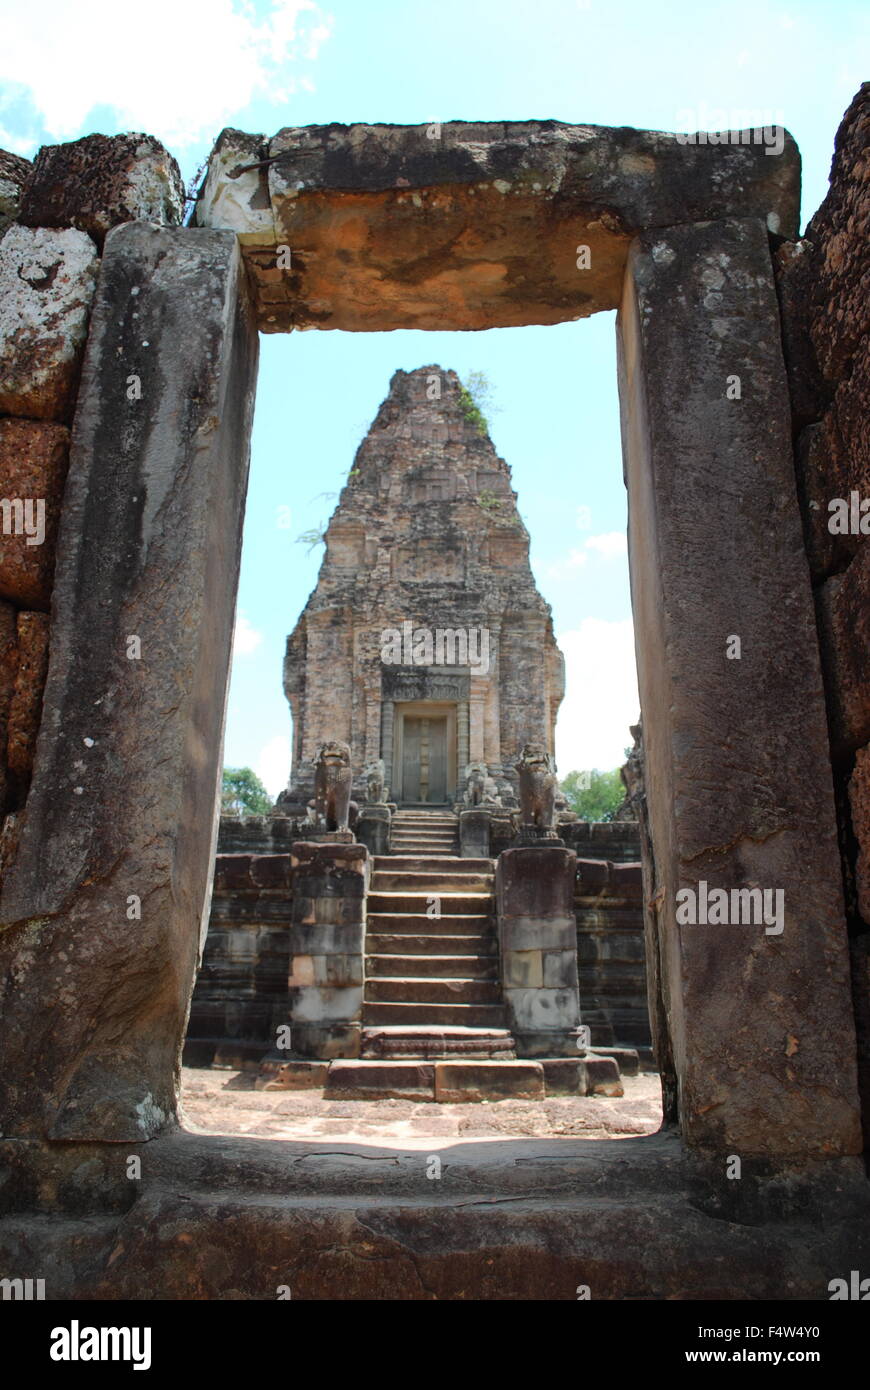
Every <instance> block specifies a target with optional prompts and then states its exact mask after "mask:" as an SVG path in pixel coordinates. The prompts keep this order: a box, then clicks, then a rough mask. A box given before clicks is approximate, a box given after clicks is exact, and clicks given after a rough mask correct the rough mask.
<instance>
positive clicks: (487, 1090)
mask: <svg viewBox="0 0 870 1390" xmlns="http://www.w3.org/2000/svg"><path fill="white" fill-rule="evenodd" d="M546 1093H547V1092H546V1084H545V1074H544V1067H543V1066H542V1065H541V1063H540V1062H532V1061H516V1060H513V1059H510V1060H508V1059H505V1060H500V1061H478V1062H475V1061H468V1060H462V1059H456V1060H445V1061H432V1062H426V1061H411V1060H404V1061H400V1060H389V1061H387V1060H370V1059H365V1058H364V1059H362V1060H356V1059H354V1060H352V1061H351V1060H344V1059H340V1060H336V1061H334V1062H331V1063H330V1067H329V1071H328V1072H327V1074H326V1086H325V1088H324V1096H325V1097H326V1098H328V1099H330V1100H416V1101H429V1102H438V1103H440V1104H451V1103H452V1104H463V1103H468V1102H475V1101H484V1100H489V1101H493V1100H506V1099H510V1098H512V1099H516V1100H543V1099H544V1097H545V1096H546Z"/></svg>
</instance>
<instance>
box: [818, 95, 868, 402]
mask: <svg viewBox="0 0 870 1390" xmlns="http://www.w3.org/2000/svg"><path fill="white" fill-rule="evenodd" d="M868 138H870V83H866V82H865V83H863V85H862V87H861V89H860V91H859V92H858V93H857V95H856V96H855V98H854V99H853V101H852V103H851V105H850V106H849V109H848V111H846V113H845V115H844V116H843V119H842V121H841V123H840V128H839V130H838V131H837V136H836V140H835V144H834V159H833V164H832V166H831V184H830V188H829V191H828V194H827V197H826V198H825V200H824V202H823V203H822V205H821V207H820V208H819V210H818V212H817V213H816V214H815V216H814V217H813V218H812V220H811V222H810V224H809V226H808V227H807V230H806V236H807V239H808V240H809V241H810V242H812V243H813V245H814V246H815V247H816V248H817V250H816V253H815V255H814V257H813V277H812V282H811V287H812V294H811V304H810V314H809V318H810V334H811V337H812V340H813V344H814V346H815V350H816V357H817V359H818V362H819V365H820V366H821V368H822V371H823V373H824V375H825V377H826V378H827V379H828V380H829V381H841V380H842V379H843V378H844V377H846V376H847V375H848V373H849V367H850V363H851V360H852V358H853V356H854V355H855V353H856V351H857V349H858V345H859V343H860V342H861V339H862V338H864V337H866V335H867V333H868V332H870V253H868V247H870V180H868V178H867V143H868Z"/></svg>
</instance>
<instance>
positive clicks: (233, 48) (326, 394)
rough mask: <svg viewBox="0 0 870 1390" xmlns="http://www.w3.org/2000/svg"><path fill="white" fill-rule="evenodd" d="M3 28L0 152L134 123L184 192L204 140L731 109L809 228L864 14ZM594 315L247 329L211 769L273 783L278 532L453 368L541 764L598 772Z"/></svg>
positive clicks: (311, 15)
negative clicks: (552, 634)
mask: <svg viewBox="0 0 870 1390" xmlns="http://www.w3.org/2000/svg"><path fill="white" fill-rule="evenodd" d="M0 32H2V34H3V42H2V45H0V146H3V147H5V148H7V149H12V150H15V151H17V152H18V153H21V154H24V155H26V156H31V155H33V154H34V153H35V151H36V149H37V148H38V147H39V145H40V144H43V143H54V142H57V141H60V140H73V139H76V138H78V137H79V136H81V135H84V134H88V133H90V132H91V131H102V132H103V133H105V134H113V133H115V132H117V131H124V130H142V131H147V132H149V133H151V134H153V135H156V136H157V137H158V138H160V139H162V140H163V141H164V142H165V143H166V144H167V145H168V146H169V148H170V149H171V150H172V152H173V153H174V154H175V155H176V157H177V158H178V160H179V162H180V164H181V166H182V171H183V173H184V176H185V179H187V178H189V177H190V176H191V175H192V174H193V173H194V171H195V170H196V169H197V167H198V166H199V165H200V164H201V162H202V161H203V160H204V159H205V157H206V156H207V154H208V150H209V149H210V147H211V144H212V142H213V140H214V138H215V137H216V136H217V134H218V132H219V131H220V129H221V128H222V127H223V126H225V125H230V126H236V127H238V128H240V129H243V130H249V131H257V132H262V133H265V134H272V133H273V132H274V131H276V130H278V129H280V128H281V127H282V126H285V125H307V124H318V123H327V122H330V121H344V122H350V121H392V122H396V123H408V124H416V123H420V122H424V121H426V122H428V121H434V120H441V121H448V120H503V119H514V120H529V119H544V118H554V119H557V120H563V121H571V122H578V123H584V124H597V125H628V126H636V127H640V128H649V129H658V130H677V129H694V128H697V127H698V126H700V127H708V128H713V129H715V128H718V127H719V126H720V125H730V124H733V123H735V122H733V121H732V120H731V118H730V114H729V113H734V112H747V111H751V112H755V113H757V118H756V119H757V122H758V123H763V122H764V121H765V120H766V121H767V123H774V122H776V123H783V124H785V125H786V126H787V127H788V129H789V130H790V131H791V133H792V134H793V135H794V137H795V138H796V140H797V142H798V145H799V146H800V149H801V153H802V156H803V161H804V196H803V217H804V221H806V220H807V219H808V218H809V216H811V215H812V212H813V211H814V210H815V208H816V207H817V206H818V204H819V202H820V201H821V199H822V198H823V196H824V193H825V190H826V187H827V175H828V170H829V167H830V159H831V152H832V147H833V138H834V133H835V131H836V128H837V125H838V123H839V121H840V118H841V116H842V114H843V111H844V110H845V108H846V106H847V105H848V103H849V101H850V99H851V97H852V95H853V94H854V92H855V91H856V90H857V88H858V86H859V84H860V82H861V80H862V78H864V77H866V76H867V57H868V51H870V7H868V6H867V5H866V3H865V2H864V0H861V2H860V3H852V2H851V0H815V2H814V3H808V0H803V3H790V2H789V0H785V3H781V4H780V3H765V2H764V0H751V2H750V3H746V0H733V3H729V4H718V5H717V4H705V5H703V6H702V5H699V4H691V3H683V2H682V0H673V3H659V4H650V3H649V0H623V3H621V4H619V5H614V4H612V3H608V2H607V0H537V3H535V4H529V3H523V0H461V3H460V0H438V3H433V4H425V3H414V2H413V0H410V2H409V0H366V3H363V2H362V0H336V3H332V4H323V5H317V4H314V3H305V0H301V2H300V0H283V2H281V0H278V2H277V3H275V2H274V0H257V3H253V4H249V3H242V0H149V4H148V6H147V7H145V8H138V7H137V8H133V7H125V6H118V5H117V4H116V3H115V0H77V3H76V4H70V3H69V0H42V3H40V4H39V5H38V6H31V7H29V8H27V9H25V8H23V7H22V6H21V3H20V0H0ZM687 112H695V113H699V115H700V116H701V119H699V120H697V121H694V122H692V121H689V120H688V119H687V118H686V113H687ZM717 112H722V113H725V116H724V119H723V118H721V117H718V116H716V115H715V114H714V113H717ZM705 115H706V116H708V117H709V120H708V119H704V116H705ZM739 123H740V124H745V123H746V122H745V121H743V122H739ZM613 320H614V316H613V315H612V314H599V315H597V316H596V317H595V318H593V319H588V320H585V321H583V322H581V323H574V324H563V325H561V326H559V327H551V328H523V329H496V330H492V331H490V332H485V333H466V334H461V333H416V332H413V333H412V332H402V333H391V334H347V333H335V332H325V333H317V332H309V333H304V334H291V335H280V336H273V337H264V338H263V339H262V344H261V346H262V359H261V371H260V383H259V392H258V401H257V414H256V421H255V429H254V442H253V456H252V472H251V486H250V491H249V496H248V510H247V519H246V526H245V548H244V553H243V561H242V580H241V587H240V593H239V620H238V625H237V643H236V657H235V660H234V665H233V677H232V684H231V691H230V707H229V711H228V718H227V734H226V746H225V761H226V762H227V763H230V764H236V765H237V764H248V765H251V766H253V767H254V768H256V770H257V771H258V772H259V774H260V775H261V777H263V778H264V780H265V781H266V783H267V785H268V786H269V788H270V790H271V791H272V792H273V793H274V792H277V791H278V790H279V789H280V787H281V786H282V785H284V783H285V782H286V779H287V774H288V771H289V735H290V718H289V712H288V709H287V706H286V702H285V700H284V696H283V693H282V689H281V663H282V659H283V650H284V641H285V638H286V635H287V633H288V632H289V631H290V630H291V628H292V627H293V625H294V623H295V621H296V618H297V616H298V614H299V612H300V610H301V608H302V607H303V605H304V603H305V600H306V598H307V597H308V594H309V593H310V591H311V589H312V588H313V587H314V584H315V582H316V578H317V570H318V567H319V564H320V556H321V550H320V548H318V549H317V550H315V551H313V552H311V554H308V553H307V552H306V547H305V546H304V545H301V544H298V543H297V542H296V539H295V538H296V537H297V536H298V535H299V533H300V532H302V531H304V530H306V529H308V528H310V527H312V526H315V525H317V524H319V523H320V522H322V521H324V520H325V519H326V518H327V517H328V515H329V513H330V511H331V510H332V507H333V506H334V500H333V499H331V498H330V497H329V496H328V495H324V494H335V493H337V492H338V490H339V488H340V487H341V485H342V482H343V479H344V477H345V476H346V474H347V471H348V469H349V468H350V466H351V462H352V459H353V454H354V451H355V449H356V447H357V445H358V443H359V440H360V438H361V436H362V434H363V432H364V431H365V429H366V428H367V427H368V425H369V423H370V422H371V420H372V418H373V417H374V415H375V412H376V410H377V407H378V405H379V403H380V401H381V400H382V399H383V397H384V395H385V394H386V391H387V387H388V383H389V379H390V376H391V375H392V373H393V372H394V371H395V370H396V368H397V367H403V368H406V369H410V368H413V367H417V366H421V365H423V364H426V363H430V362H436V363H439V364H440V365H441V366H443V367H452V368H454V369H455V370H456V371H458V372H459V374H460V376H462V375H463V374H464V373H466V372H467V371H468V370H470V369H473V368H476V369H479V370H482V371H484V372H486V374H487V375H488V377H489V378H490V381H491V382H492V385H493V388H494V394H495V403H496V405H497V407H498V410H497V412H496V413H495V414H494V415H493V417H492V435H493V440H494V442H495V445H496V448H497V449H498V451H499V453H500V454H501V455H502V456H503V457H504V458H506V459H507V461H508V463H509V464H510V465H511V468H512V470H513V478H514V487H515V489H516V490H517V492H518V494H519V506H520V511H521V513H522V515H523V517H524V519H525V521H526V524H527V526H528V528H529V531H530V533H531V537H532V549H531V553H532V562H533V567H534V570H535V574H536V576H537V579H538V583H539V586H540V588H541V590H542V592H543V594H544V596H545V597H546V598H547V599H548V600H549V602H550V603H551V604H552V606H553V616H554V622H555V627H556V633H557V637H558V638H559V641H560V645H561V646H562V648H563V650H564V651H565V654H566V659H567V665H568V696H567V698H566V701H565V704H564V705H563V709H562V715H561V717H560V724H559V730H558V738H557V757H558V762H559V769H560V772H561V773H562V774H565V773H567V772H568V771H569V770H570V769H571V768H572V767H592V766H597V767H612V766H614V765H615V764H616V763H617V762H619V761H621V754H622V749H623V747H624V746H625V744H626V743H627V742H628V741H629V738H628V728H627V726H628V724H629V723H630V722H632V721H633V720H634V719H635V718H636V716H637V695H636V688H635V685H634V670H633V649H632V635H631V613H630V603H629V594H628V575H627V562H626V557H625V552H624V540H623V537H624V529H625V494H624V489H623V485H622V471H621V461H620V442H619V415H618V403H617V395H616V373H615V347H614V322H613ZM288 508H289V519H288V512H287V509H288ZM582 508H585V509H588V511H587V512H586V513H583V512H582V511H580V509H582ZM288 520H289V524H288Z"/></svg>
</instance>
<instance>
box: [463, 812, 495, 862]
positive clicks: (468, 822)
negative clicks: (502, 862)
mask: <svg viewBox="0 0 870 1390" xmlns="http://www.w3.org/2000/svg"><path fill="white" fill-rule="evenodd" d="M489 822H490V813H489V811H482V810H480V809H475V810H472V811H460V813H459V853H460V856H461V857H462V858H463V859H488V858H489Z"/></svg>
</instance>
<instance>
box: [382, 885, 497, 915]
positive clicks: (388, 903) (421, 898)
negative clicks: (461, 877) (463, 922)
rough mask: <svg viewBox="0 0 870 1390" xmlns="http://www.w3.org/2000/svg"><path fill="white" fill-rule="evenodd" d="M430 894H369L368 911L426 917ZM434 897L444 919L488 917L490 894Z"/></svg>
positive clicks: (452, 893)
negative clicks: (439, 905)
mask: <svg viewBox="0 0 870 1390" xmlns="http://www.w3.org/2000/svg"><path fill="white" fill-rule="evenodd" d="M432 896H433V894H432V893H418V892H411V893H396V892H388V893H370V894H369V897H368V911H369V912H374V913H376V914H378V913H382V912H398V913H401V914H402V915H403V916H406V915H407V914H408V913H410V914H411V915H412V916H418V917H426V908H427V906H428V899H429V898H430V897H432ZM434 896H435V897H438V898H440V899H441V912H442V914H443V916H444V917H456V916H463V917H464V916H470V917H479V916H481V915H482V914H484V915H486V916H488V915H489V909H490V905H491V903H492V894H491V893H455V892H453V891H452V890H451V891H450V892H449V893H436V894H434Z"/></svg>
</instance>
